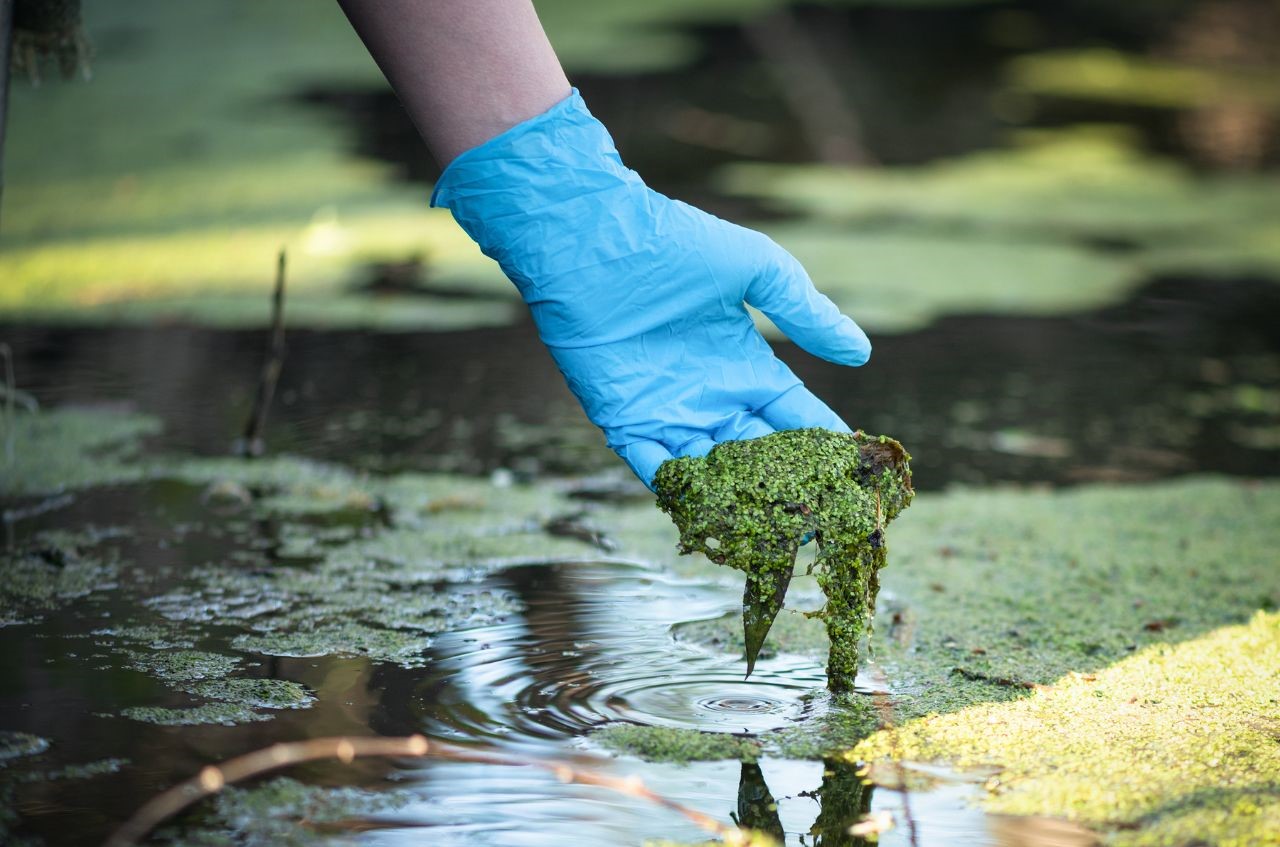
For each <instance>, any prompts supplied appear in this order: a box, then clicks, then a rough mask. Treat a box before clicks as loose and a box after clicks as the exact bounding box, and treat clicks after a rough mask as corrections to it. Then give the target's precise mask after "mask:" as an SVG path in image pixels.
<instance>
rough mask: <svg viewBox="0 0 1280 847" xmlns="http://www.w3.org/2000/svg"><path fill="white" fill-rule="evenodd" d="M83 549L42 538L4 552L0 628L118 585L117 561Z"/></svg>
mask: <svg viewBox="0 0 1280 847" xmlns="http://www.w3.org/2000/svg"><path fill="white" fill-rule="evenodd" d="M46 542H48V543H46ZM80 549H81V548H79V547H76V546H73V545H67V544H62V543H57V542H55V541H54V540H53V539H41V540H40V541H39V543H36V544H33V545H31V546H29V547H27V548H26V549H23V550H20V551H16V552H6V553H0V627H4V626H12V625H16V624H29V623H35V622H36V621H39V620H41V619H42V617H43V616H44V613H45V612H48V611H52V610H54V609H57V608H59V607H61V606H62V605H64V604H66V603H68V602H70V601H72V600H74V599H76V598H77V597H85V596H87V595H89V594H92V593H94V592H96V591H103V590H106V589H109V588H114V587H115V584H116V577H117V573H118V565H117V564H116V562H115V561H114V560H111V559H108V558H104V557H102V556H99V555H90V554H89V553H81V552H80Z"/></svg>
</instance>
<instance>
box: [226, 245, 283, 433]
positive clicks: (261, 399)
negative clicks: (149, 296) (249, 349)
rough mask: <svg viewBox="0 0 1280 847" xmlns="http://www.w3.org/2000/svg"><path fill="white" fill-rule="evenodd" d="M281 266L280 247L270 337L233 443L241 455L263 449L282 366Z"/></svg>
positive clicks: (272, 303)
mask: <svg viewBox="0 0 1280 847" xmlns="http://www.w3.org/2000/svg"><path fill="white" fill-rule="evenodd" d="M284 268H285V253H284V251H283V250H281V251H280V258H279V260H278V262H277V264H276V287H275V293H274V294H273V295H272V296H271V341H270V343H269V344H268V346H267V358H266V361H264V362H263V363H262V375H261V376H260V377H259V378H258V393H257V395H256V396H255V397H254V400H253V411H251V412H250V413H249V421H248V423H247V424H245V428H244V436H243V437H242V438H241V439H240V440H239V442H237V444H236V452H237V453H239V454H240V455H242V456H247V457H253V456H261V455H262V454H263V453H264V452H266V449H267V445H266V442H265V440H264V438H263V436H264V433H266V431H267V410H268V409H270V408H271V398H272V397H274V396H275V393H276V383H277V382H278V381H279V379H280V370H281V368H282V367H284Z"/></svg>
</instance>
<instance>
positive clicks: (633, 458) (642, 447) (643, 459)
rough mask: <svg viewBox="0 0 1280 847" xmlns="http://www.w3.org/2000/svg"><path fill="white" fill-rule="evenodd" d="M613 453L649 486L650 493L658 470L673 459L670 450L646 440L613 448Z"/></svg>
mask: <svg viewBox="0 0 1280 847" xmlns="http://www.w3.org/2000/svg"><path fill="white" fill-rule="evenodd" d="M613 452H615V453H617V454H618V456H619V457H620V458H621V459H622V461H624V462H626V463H627V466H628V467H630V468H631V471H632V472H633V473H634V474H635V475H636V476H638V477H640V481H641V482H643V483H644V484H645V485H647V486H649V490H650V491H653V477H654V475H656V474H657V473H658V468H659V467H661V466H662V463H663V462H665V461H666V460H667V459H671V458H673V456H672V455H671V451H670V450H668V449H667V448H666V447H664V446H662V445H661V444H659V443H658V442H656V441H650V440H649V439H647V438H646V439H641V440H640V441H633V442H631V443H630V444H624V445H622V446H621V447H615V448H613Z"/></svg>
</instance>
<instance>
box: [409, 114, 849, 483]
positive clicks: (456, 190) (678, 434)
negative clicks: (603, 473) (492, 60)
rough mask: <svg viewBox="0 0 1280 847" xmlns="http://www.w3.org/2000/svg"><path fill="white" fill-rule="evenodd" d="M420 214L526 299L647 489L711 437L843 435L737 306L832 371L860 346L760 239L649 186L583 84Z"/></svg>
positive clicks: (831, 307)
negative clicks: (486, 261)
mask: <svg viewBox="0 0 1280 847" xmlns="http://www.w3.org/2000/svg"><path fill="white" fill-rule="evenodd" d="M431 203H432V205H433V206H446V207H448V208H449V209H450V210H451V211H452V212H453V216H454V218H456V219H457V221H458V223H459V224H461V225H462V228H463V229H465V230H466V231H467V233H468V234H469V235H470V236H471V237H472V238H474V239H475V240H476V242H477V243H478V244H479V245H480V248H481V249H482V250H483V251H484V253H485V254H486V255H487V256H490V257H492V258H494V259H496V260H497V261H498V263H499V264H500V265H501V266H502V269H503V270H504V271H505V272H506V274H507V276H508V277H510V278H511V281H512V282H514V283H515V284H516V287H517V288H519V289H520V294H521V295H522V296H523V297H524V300H525V302H526V303H528V304H529V308H530V309H531V310H532V313H533V320H534V322H535V323H536V324H537V326H538V332H539V334H540V336H541V337H542V341H543V342H544V343H545V344H546V345H547V347H548V348H549V349H550V351H551V355H552V356H553V357H554V358H555V361H556V364H557V365H558V366H559V368H560V372H561V373H563V374H564V377H565V379H566V380H567V381H568V383H569V388H570V389H571V390H572V391H573V393H574V394H575V395H577V397H578V400H579V401H581V403H582V408H583V409H584V410H585V411H586V413H587V417H589V418H590V419H591V420H592V421H593V422H594V423H595V424H596V425H597V426H599V427H600V428H601V429H602V430H604V433H605V437H606V439H607V441H608V444H609V446H610V447H611V448H613V450H614V451H615V452H616V453H617V454H618V455H619V456H621V457H622V458H623V459H624V460H625V461H626V463H627V464H628V465H630V466H631V469H632V470H634V471H635V472H636V475H637V476H639V477H640V479H642V480H644V482H645V483H646V484H650V485H652V480H653V475H654V473H656V472H657V470H658V466H659V465H661V464H662V463H663V462H664V461H666V460H667V459H670V458H671V457H672V456H690V455H693V456H701V455H704V454H705V453H707V451H709V450H710V449H711V448H712V447H713V446H714V445H715V444H717V443H719V442H721V441H729V440H734V439H744V438H755V437H757V436H761V435H768V434H769V433H771V432H773V431H775V430H779V429H798V428H801V427H825V428H827V429H833V430H838V431H841V432H848V431H849V427H848V426H846V425H845V423H844V422H843V421H841V420H840V418H838V417H837V416H836V414H835V413H834V412H832V411H831V409H829V408H827V406H826V404H825V403H823V402H822V401H821V400H819V399H818V398H817V397H814V396H813V394H811V393H810V392H809V391H808V389H806V388H805V387H804V385H803V384H801V382H800V380H799V379H797V378H796V376H795V374H793V373H792V372H791V370H790V369H789V368H788V367H787V366H786V365H784V364H783V363H782V362H781V361H779V360H778V358H777V357H776V356H774V355H773V351H772V350H771V349H770V348H769V345H768V344H767V343H766V342H765V340H764V338H762V337H761V336H760V334H759V333H758V332H757V331H756V328H755V326H754V324H753V323H752V320H751V317H750V315H749V314H748V313H747V310H746V308H745V306H744V305H743V303H744V301H745V302H746V303H750V304H751V305H753V306H755V307H756V308H758V309H760V311H762V312H764V313H765V314H766V315H768V316H769V317H770V318H772V319H773V322H774V323H775V324H777V326H778V328H779V329H781V330H782V331H783V332H785V333H786V334H787V335H788V336H789V337H790V338H791V340H793V341H795V342H796V343H797V344H799V345H800V346H801V347H803V348H804V349H806V350H808V351H809V352H810V353H813V354H814V355H815V356H820V357H822V358H823V359H827V360H828V361H831V362H836V363H837V364H842V365H861V364H862V363H864V362H865V361H867V358H868V356H870V354H871V344H870V342H869V341H868V340H867V336H866V335H865V334H864V333H863V332H862V330H861V329H859V328H858V325H857V324H855V323H854V322H853V321H852V320H850V319H849V318H847V317H845V316H844V315H842V314H840V312H839V310H838V309H836V307H835V304H834V303H832V302H831V301H830V300H829V299H827V297H826V296H824V295H823V294H820V293H819V292H818V290H817V289H815V288H814V287H813V283H812V282H810V280H809V277H808V275H807V274H806V273H805V272H804V269H803V268H802V267H801V266H800V263H799V262H797V261H796V260H795V258H794V257H793V256H791V254H789V253H787V252H786V251H785V250H783V249H782V248H781V247H779V246H778V245H777V244H775V243H774V242H773V241H771V240H770V239H769V238H768V237H766V236H764V235H762V234H760V233H758V232H754V231H752V230H749V229H744V228H743V227H740V226H736V225H735V224H731V223H728V222H727V221H723V220H720V219H719V218H717V217H714V216H712V215H709V214H707V213H705V212H702V211H699V210H698V209H695V208H693V207H691V206H688V205H686V204H684V203H681V202H679V201H676V200H672V199H670V198H668V197H664V196H663V195H661V194H658V193H657V192H655V191H651V190H650V189H649V188H648V187H646V186H645V184H644V182H643V181H641V179H640V177H639V176H638V175H637V174H636V173H635V172H634V171H631V170H628V169H627V168H626V167H625V166H624V165H623V164H622V160H621V159H620V158H619V156H618V152H617V150H615V149H614V146H613V140H612V139H611V138H610V137H609V133H608V132H607V131H606V130H605V128H604V126H603V125H602V124H601V123H600V122H599V121H597V120H596V119H595V118H593V117H592V116H591V113H590V112H588V111H587V107H586V105H585V104H584V103H583V102H582V98H581V97H580V96H579V95H578V92H577V90H576V89H575V90H574V91H573V92H572V93H571V94H570V95H569V97H567V98H566V99H564V100H563V101H561V102H560V103H558V104H557V105H555V106H553V107H552V108H551V109H550V110H548V111H546V112H544V113H543V114H541V115H538V116H537V117H535V118H531V119H530V120H528V121H525V122H524V123H522V124H519V125H517V126H515V127H512V128H511V129H509V130H507V131H506V132H504V133H502V134H501V135H499V136H497V137H496V138H493V139H491V140H489V141H487V142H485V143H484V144H481V145H480V146H479V147H475V148H472V149H471V150H468V151H466V152H465V153H463V154H462V155H460V156H459V157H458V158H457V159H455V160H454V161H453V162H452V163H451V164H450V165H449V166H448V167H447V168H446V169H445V171H444V174H443V175H441V177H440V181H439V182H438V183H437V184H436V189H435V193H434V194H433V195H432V198H431Z"/></svg>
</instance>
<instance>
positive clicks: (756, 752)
mask: <svg viewBox="0 0 1280 847" xmlns="http://www.w3.org/2000/svg"><path fill="white" fill-rule="evenodd" d="M591 740H592V741H595V742H597V743H599V744H600V745H602V746H603V747H605V749H607V750H611V751H612V752H614V753H623V754H626V755H630V756H638V757H639V758H641V759H644V760H645V761H648V762H675V763H680V764H683V763H686V762H702V761H712V760H716V759H740V760H742V761H744V762H754V761H756V760H757V759H758V758H760V749H761V746H760V742H759V741H757V740H756V739H753V738H739V737H738V736H736V735H730V734H729V733H724V732H699V731H698V730H696V729H679V728H675V727H666V726H639V725H636V724H610V725H609V726H606V727H603V728H601V729H598V730H596V731H595V732H593V733H592V734H591Z"/></svg>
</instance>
